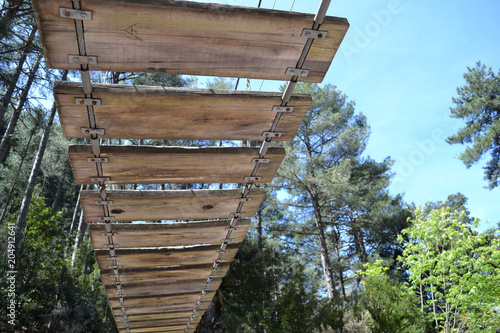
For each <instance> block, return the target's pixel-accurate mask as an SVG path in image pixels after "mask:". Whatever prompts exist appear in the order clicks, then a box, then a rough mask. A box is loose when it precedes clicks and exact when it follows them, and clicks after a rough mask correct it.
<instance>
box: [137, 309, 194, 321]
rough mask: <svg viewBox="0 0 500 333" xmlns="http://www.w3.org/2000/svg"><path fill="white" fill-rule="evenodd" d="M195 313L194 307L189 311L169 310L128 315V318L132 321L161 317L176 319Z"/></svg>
mask: <svg viewBox="0 0 500 333" xmlns="http://www.w3.org/2000/svg"><path fill="white" fill-rule="evenodd" d="M192 314H193V309H190V310H189V311H176V312H168V313H155V314H146V315H128V320H129V321H130V322H131V323H132V322H136V321H145V320H159V319H175V318H179V317H181V318H184V317H186V316H188V317H189V316H190V315H192Z"/></svg>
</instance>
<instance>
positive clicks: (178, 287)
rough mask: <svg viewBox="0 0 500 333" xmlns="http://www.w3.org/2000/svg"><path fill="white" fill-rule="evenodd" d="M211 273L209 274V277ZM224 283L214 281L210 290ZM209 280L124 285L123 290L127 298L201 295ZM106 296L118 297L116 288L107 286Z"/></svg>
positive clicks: (220, 278) (220, 280)
mask: <svg viewBox="0 0 500 333" xmlns="http://www.w3.org/2000/svg"><path fill="white" fill-rule="evenodd" d="M209 273H210V272H207V274H206V275H207V276H208V275H209ZM221 282H222V277H219V278H215V279H212V282H211V284H210V285H209V287H210V290H217V288H219V285H220V284H221ZM206 283H207V279H206V278H205V279H204V280H194V281H193V280H188V281H177V282H174V283H173V282H170V283H165V282H163V281H159V280H158V281H156V282H155V283H153V282H149V283H143V284H138V285H137V284H136V285H130V284H123V288H124V289H125V290H126V294H127V297H149V296H168V295H171V294H178V293H191V292H199V293H200V294H201V292H202V290H203V287H205V286H206ZM104 287H105V291H106V295H107V296H108V297H109V298H113V297H116V294H117V293H116V286H114V285H105V286H104Z"/></svg>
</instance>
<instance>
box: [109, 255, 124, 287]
mask: <svg viewBox="0 0 500 333" xmlns="http://www.w3.org/2000/svg"><path fill="white" fill-rule="evenodd" d="M118 259H120V257H106V260H118ZM120 283H121V282H120ZM115 284H116V283H115Z"/></svg>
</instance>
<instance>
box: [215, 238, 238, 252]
mask: <svg viewBox="0 0 500 333" xmlns="http://www.w3.org/2000/svg"><path fill="white" fill-rule="evenodd" d="M220 241H221V242H223V243H229V242H233V241H234V238H223V239H221V240H220ZM216 253H227V251H216Z"/></svg>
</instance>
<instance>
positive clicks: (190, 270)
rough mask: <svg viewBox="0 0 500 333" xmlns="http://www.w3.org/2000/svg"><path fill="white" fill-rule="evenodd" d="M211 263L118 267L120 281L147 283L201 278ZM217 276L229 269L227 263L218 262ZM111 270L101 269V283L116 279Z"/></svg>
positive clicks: (222, 274) (223, 274)
mask: <svg viewBox="0 0 500 333" xmlns="http://www.w3.org/2000/svg"><path fill="white" fill-rule="evenodd" d="M211 268H212V264H206V265H198V266H184V267H169V268H165V269H143V270H141V271H134V270H130V269H120V274H122V276H121V277H120V281H122V282H123V283H124V284H135V283H149V282H155V281H158V280H161V281H165V282H175V281H180V280H190V279H203V278H206V276H207V275H208V274H209V273H210V269H211ZM218 268H219V271H217V275H218V276H225V275H226V272H227V270H228V269H229V263H225V262H224V263H220V264H219V267H218ZM112 275H113V272H112V271H111V270H101V279H102V282H103V284H112V282H113V281H116V279H114V278H113V277H112Z"/></svg>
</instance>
